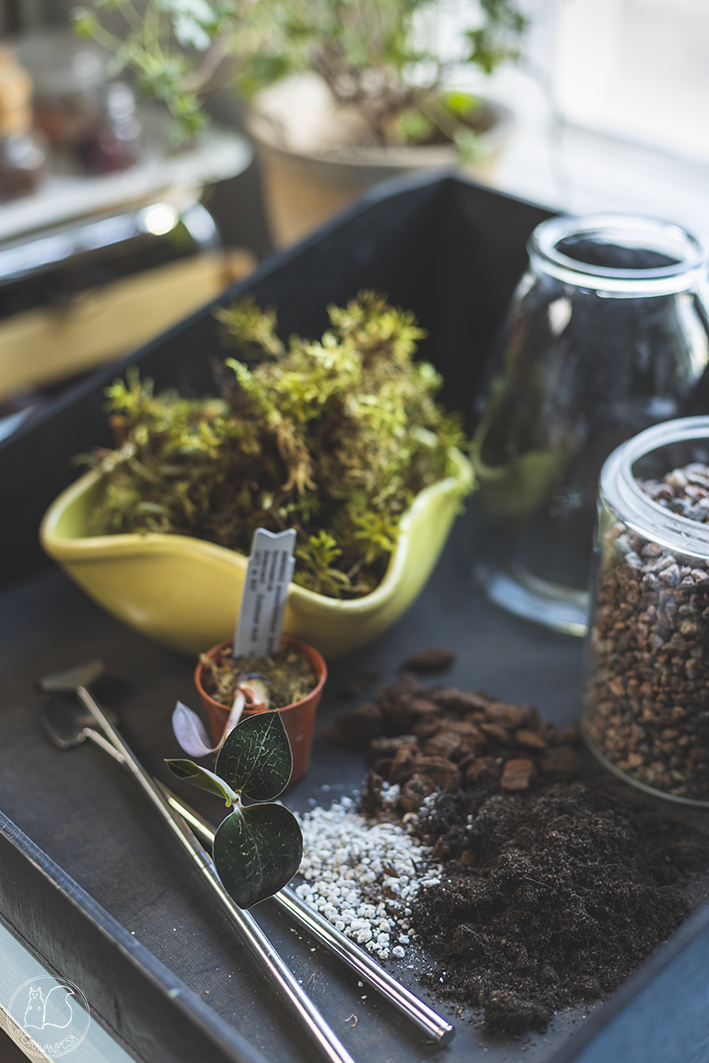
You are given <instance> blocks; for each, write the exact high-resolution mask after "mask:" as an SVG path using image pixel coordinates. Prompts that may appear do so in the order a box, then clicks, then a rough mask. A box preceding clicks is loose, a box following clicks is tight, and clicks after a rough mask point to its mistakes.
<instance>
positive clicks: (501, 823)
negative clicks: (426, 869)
mask: <svg viewBox="0 0 709 1063" xmlns="http://www.w3.org/2000/svg"><path fill="white" fill-rule="evenodd" d="M416 833H417V834H419V835H420V836H421V837H422V838H423V840H425V841H426V842H427V843H428V844H431V845H435V844H436V843H438V844H439V848H443V849H445V850H446V851H447V852H448V853H449V854H452V853H455V854H456V856H457V859H450V860H448V861H447V862H446V865H445V871H444V875H443V879H442V882H441V884H440V886H436V887H433V888H430V889H428V890H426V891H425V893H422V894H420V896H419V900H418V901H417V904H416V906H415V909H414V920H415V927H416V931H417V934H418V936H419V941H420V943H421V945H422V946H423V947H424V949H425V950H426V951H427V952H428V953H429V955H431V956H433V957H434V959H436V960H438V962H439V966H438V967H437V969H436V970H435V971H433V972H431V973H429V974H427V975H426V976H425V977H424V979H423V981H424V984H426V985H427V986H428V987H429V988H431V989H433V990H435V991H436V992H437V993H438V994H439V995H442V996H445V997H447V998H449V999H453V1000H456V1001H459V1002H461V1003H466V1004H471V1005H473V1006H480V1007H482V1009H483V1011H484V1029H485V1030H486V1031H487V1032H488V1033H501V1032H506V1033H512V1034H518V1033H522V1032H523V1031H524V1030H527V1029H529V1028H532V1029H535V1030H538V1031H540V1032H543V1031H544V1030H546V1028H547V1026H548V1024H549V1022H550V1020H551V1018H552V1015H553V1012H554V1011H557V1010H559V1009H560V1008H563V1007H565V1006H567V1005H576V1004H579V1003H582V1002H585V1001H586V1002H590V1001H592V1000H596V999H597V998H598V997H600V996H602V995H603V994H605V993H609V992H611V991H612V990H614V989H615V988H616V987H617V986H618V985H619V984H620V983H621V982H622V981H623V980H624V979H625V978H627V977H628V975H630V974H631V973H632V971H633V970H634V969H635V968H636V967H638V965H639V964H640V963H641V962H642V961H643V960H644V959H645V958H646V957H647V956H649V955H650V953H651V952H653V950H654V949H655V948H656V947H657V946H658V945H659V944H660V943H661V942H663V941H664V940H665V939H666V938H667V937H669V935H670V934H671V933H672V932H673V931H674V930H675V929H676V928H677V927H678V926H679V925H680V923H682V922H683V920H684V919H685V918H686V917H687V915H688V914H689V903H688V902H687V901H686V900H685V899H684V897H683V896H682V895H681V893H680V892H679V891H678V889H677V887H678V886H680V885H681V884H682V882H683V881H686V878H687V876H688V875H691V874H692V873H695V872H698V871H700V870H703V869H706V867H707V864H708V863H709V842H708V840H707V837H706V833H705V832H704V831H701V830H699V829H696V828H694V827H692V826H691V825H689V824H687V823H686V822H682V821H676V820H674V819H672V818H670V817H668V816H667V815H662V814H659V813H657V812H655V811H654V810H652V809H649V808H648V807H646V806H642V805H639V806H638V807H635V808H633V807H630V806H629V805H628V804H627V803H626V802H621V801H620V800H618V799H617V798H616V797H614V796H613V795H612V794H610V793H608V792H603V791H594V790H591V789H589V788H587V787H586V786H584V785H582V784H581V783H558V784H555V785H552V786H550V787H549V788H548V789H546V790H545V791H544V792H543V793H541V794H520V795H517V794H499V793H498V794H494V795H492V796H489V797H487V798H484V799H483V800H482V801H481V802H480V803H479V804H478V803H477V802H476V800H475V798H474V797H473V796H472V795H471V794H470V793H469V792H468V793H458V794H440V795H438V796H437V798H436V800H435V801H433V802H431V803H430V804H429V805H428V806H427V807H425V808H422V809H421V810H420V811H419V813H418V815H417V825H416Z"/></svg>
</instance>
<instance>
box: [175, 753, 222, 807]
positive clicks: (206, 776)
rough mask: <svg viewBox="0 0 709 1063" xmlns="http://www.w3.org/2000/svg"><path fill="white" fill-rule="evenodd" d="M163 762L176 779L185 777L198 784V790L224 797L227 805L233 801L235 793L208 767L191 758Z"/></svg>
mask: <svg viewBox="0 0 709 1063" xmlns="http://www.w3.org/2000/svg"><path fill="white" fill-rule="evenodd" d="M165 763H166V764H167V766H168V768H169V769H170V771H171V772H172V774H173V775H176V776H177V778H178V779H187V781H188V782H191V783H192V785H193V786H198V787H199V788H200V790H209V792H210V794H218V795H219V797H223V798H224V800H225V801H226V803H227V804H228V805H230V804H232V802H233V801H234V799H235V797H236V794H235V793H234V792H233V790H231V788H230V787H229V786H227V785H226V783H225V782H224V780H223V779H220V778H219V776H218V775H215V774H214V772H213V771H209V769H208V768H203V767H202V766H201V764H195V763H194V761H193V760H182V759H177V760H166V761H165Z"/></svg>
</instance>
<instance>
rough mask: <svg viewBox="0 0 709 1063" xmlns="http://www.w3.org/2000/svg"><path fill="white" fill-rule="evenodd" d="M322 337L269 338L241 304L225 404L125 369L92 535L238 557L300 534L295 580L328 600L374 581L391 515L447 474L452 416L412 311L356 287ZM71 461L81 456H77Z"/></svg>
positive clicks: (115, 388) (255, 314)
mask: <svg viewBox="0 0 709 1063" xmlns="http://www.w3.org/2000/svg"><path fill="white" fill-rule="evenodd" d="M328 313H329V317H330V328H329V329H328V330H327V331H326V332H325V334H324V335H323V336H322V338H321V339H320V340H319V341H311V340H307V339H301V338H300V337H297V336H294V337H291V339H290V341H289V344H288V346H285V345H284V344H283V343H282V342H281V340H280V339H279V338H278V336H277V334H276V331H275V328H276V316H275V314H274V313H273V312H268V311H262V310H259V309H258V308H257V307H256V306H255V305H254V303H253V302H251V301H250V300H242V301H240V302H237V303H235V304H233V305H232V306H230V307H227V308H225V309H222V310H220V311H218V312H217V317H218V318H219V320H220V322H221V324H222V327H223V329H224V336H225V340H226V341H227V342H228V343H229V344H230V345H233V346H234V347H236V348H237V349H238V350H239V351H240V352H241V354H242V358H244V357H245V358H247V359H248V360H249V361H248V364H247V361H244V360H242V361H237V360H236V359H234V358H230V359H228V360H227V361H226V362H225V363H224V365H223V366H222V367H221V369H220V383H221V391H222V395H221V397H218V398H200V399H193V398H182V397H181V396H180V395H178V394H176V393H175V392H170V391H166V392H163V393H162V394H159V395H155V394H154V393H153V387H152V382H151V381H149V380H147V379H146V380H145V381H142V382H141V380H140V379H139V375H138V371H137V369H133V370H128V372H127V374H126V375H127V382H125V383H124V381H122V380H116V381H115V382H114V383H113V385H112V386H111V387H110V388H109V389H108V392H107V394H108V398H109V403H108V409H109V411H110V414H111V423H112V425H113V428H114V431H115V433H116V437H117V444H118V449H116V450H115V451H105V450H102V451H97V452H96V453H95V454H94V455H93V456H92V457H91V458H90V459H89V460H90V461H91V463H92V464H93V465H94V466H95V467H98V468H100V469H102V470H103V471H104V472H105V473H106V479H107V486H106V491H105V494H104V497H103V499H102V501H101V503H100V504H99V506H98V508H97V509H96V510H95V512H94V513H93V516H92V520H91V525H90V531H91V533H92V534H95V535H101V534H113V533H120V532H168V533H177V534H181V535H192V536H196V537H198V538H202V539H208V540H210V541H212V542H215V543H219V544H221V545H222V546H226V547H229V548H231V549H234V550H239V551H241V552H243V553H248V550H249V544H250V542H251V536H252V533H253V531H254V529H255V528H257V527H262V528H267V529H268V530H270V531H281V530H282V529H284V528H289V527H293V528H295V529H296V531H297V534H298V538H297V546H296V557H297V561H298V563H297V565H296V575H295V582H296V583H299V584H300V585H301V586H303V587H307V588H309V589H310V590H313V591H316V592H317V593H320V594H325V595H329V596H332V597H335V598H340V597H356V596H359V595H363V594H367V593H369V592H370V591H371V590H373V589H374V587H376V585H377V584H378V583H379V581H380V580H381V578H382V576H383V574H384V572H385V570H386V564H387V560H388V558H389V555H390V553H391V551H392V550H393V549H394V546H395V544H396V540H397V536H398V531H399V522H400V520H401V516H402V514H403V513H404V512H405V510H406V509H407V508H408V507H409V506H410V505H411V503H412V501H413V499H414V497H415V495H416V494H417V493H418V492H419V491H420V490H422V488H424V487H426V486H427V485H428V484H431V483H434V482H436V481H437V480H440V479H442V478H444V477H445V476H447V475H450V474H452V473H453V471H454V467H453V464H452V457H451V453H450V451H451V448H453V447H459V446H461V445H464V439H463V435H462V431H461V428H460V423H459V420H458V419H457V417H455V416H450V415H448V414H446V413H444V412H443V410H442V409H441V407H440V406H439V405H438V404H437V403H436V401H435V395H436V393H437V391H438V390H439V388H440V385H441V378H440V377H439V375H438V374H437V373H436V371H435V370H434V368H433V366H431V365H430V364H429V363H428V362H423V361H420V362H414V361H412V355H413V353H414V352H415V350H416V344H417V341H418V340H419V339H421V337H422V336H423V335H424V332H423V331H422V330H421V329H420V328H418V327H417V325H416V322H415V319H414V317H413V315H412V314H411V313H409V312H405V311H402V310H399V309H396V308H394V307H392V306H390V305H389V304H388V303H387V302H386V300H385V298H384V297H383V296H381V295H377V294H375V293H372V292H363V293H360V295H359V296H358V297H357V299H355V300H353V301H352V302H350V303H349V304H348V305H347V306H346V307H344V308H341V307H335V306H331V307H329V310H328ZM83 460H86V459H85V458H84V459H83Z"/></svg>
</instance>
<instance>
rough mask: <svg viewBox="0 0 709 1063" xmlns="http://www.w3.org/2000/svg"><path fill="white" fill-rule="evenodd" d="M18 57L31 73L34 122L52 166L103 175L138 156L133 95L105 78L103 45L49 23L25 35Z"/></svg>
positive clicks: (120, 83)
mask: <svg viewBox="0 0 709 1063" xmlns="http://www.w3.org/2000/svg"><path fill="white" fill-rule="evenodd" d="M20 56H21V58H22V61H23V63H25V65H26V66H27V67H28V69H29V70H30V71H31V72H32V75H33V78H34V111H35V122H36V125H37V128H38V129H40V130H41V131H42V133H43V134H44V135H45V136H46V137H47V139H48V141H49V142H50V144H51V145H52V147H53V152H54V162H55V166H56V168H57V169H59V170H60V171H61V170H68V171H69V172H75V171H76V170H77V169H80V170H81V171H83V172H84V173H87V174H103V173H112V172H115V171H120V170H125V169H127V168H128V167H129V166H133V165H134V164H135V163H136V162H137V161H138V153H139V147H140V125H139V123H138V120H137V118H136V113H135V112H136V101H135V94H134V92H133V90H132V88H131V87H130V86H129V85H127V84H124V83H123V82H114V81H110V80H109V71H108V58H109V54H108V52H107V51H106V50H105V49H104V48H101V47H100V46H99V45H97V44H96V43H95V42H93V41H85V40H80V39H78V38H77V37H76V36H75V35H74V34H73V33H72V32H71V31H70V30H66V29H64V28H60V29H57V28H56V27H50V28H44V29H40V30H36V31H33V32H32V33H30V34H27V35H26V36H25V37H24V38H23V39H22V41H21V44H20Z"/></svg>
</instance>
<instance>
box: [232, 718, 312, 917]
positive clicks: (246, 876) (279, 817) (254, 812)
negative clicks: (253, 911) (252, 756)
mask: <svg viewBox="0 0 709 1063" xmlns="http://www.w3.org/2000/svg"><path fill="white" fill-rule="evenodd" d="M232 733H233V732H232ZM302 854H303V837H302V835H301V833H300V827H299V826H298V821H297V820H296V818H295V816H294V815H293V813H292V812H289V811H288V809H287V808H284V807H283V805H249V806H248V807H247V808H241V809H237V810H236V811H234V812H233V813H232V814H231V815H229V816H227V817H226V819H225V820H223V821H222V824H221V826H220V827H219V829H218V831H217V833H216V835H215V838H214V863H215V864H216V868H217V871H218V872H219V877H220V879H221V880H222V882H223V884H224V888H225V889H226V891H227V893H229V894H230V896H231V897H233V898H234V900H235V901H236V903H237V904H238V905H239V907H240V908H250V907H251V906H252V905H253V904H258V902H259V901H263V900H265V899H266V897H272V896H273V894H274V893H277V892H278V890H280V889H282V888H283V886H285V885H286V884H287V883H288V882H290V880H291V879H292V878H293V875H294V874H295V873H296V871H297V870H298V867H299V866H300V860H301V856H302Z"/></svg>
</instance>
